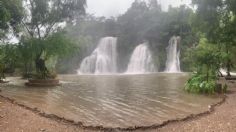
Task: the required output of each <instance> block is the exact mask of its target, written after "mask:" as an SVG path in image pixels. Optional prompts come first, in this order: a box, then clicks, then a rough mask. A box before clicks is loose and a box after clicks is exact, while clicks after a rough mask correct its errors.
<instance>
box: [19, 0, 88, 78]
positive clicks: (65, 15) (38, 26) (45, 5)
mask: <svg viewBox="0 0 236 132" xmlns="http://www.w3.org/2000/svg"><path fill="white" fill-rule="evenodd" d="M23 4H24V6H25V7H26V10H25V12H26V14H25V17H24V19H23V21H21V23H22V26H23V27H24V30H25V31H26V32H27V34H25V36H26V37H27V38H28V39H31V40H33V41H31V42H33V43H34V44H35V45H36V46H35V48H36V49H37V50H34V54H35V58H34V60H35V66H36V71H37V73H40V74H42V75H43V77H44V78H45V77H46V75H47V74H48V69H47V67H46V64H45V62H46V59H48V58H47V57H45V56H48V54H55V53H58V52H61V51H63V50H64V49H65V48H63V46H62V45H61V46H62V47H58V46H56V43H59V42H56V41H54V40H57V39H60V42H63V43H61V44H66V43H64V42H65V41H63V40H61V38H56V39H55V37H62V38H63V36H61V35H60V33H59V34H56V33H58V32H61V31H62V29H63V28H64V26H65V25H66V24H67V23H73V22H75V21H76V20H77V19H78V18H79V17H80V16H81V15H83V14H85V5H86V0H24V1H23ZM54 34H56V35H54ZM51 40H53V41H51ZM48 42H51V43H55V44H54V46H55V47H57V48H55V50H51V49H52V45H50V44H49V43H48ZM49 52H52V53H49Z"/></svg>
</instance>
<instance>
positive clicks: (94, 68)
mask: <svg viewBox="0 0 236 132" xmlns="http://www.w3.org/2000/svg"><path fill="white" fill-rule="evenodd" d="M116 47H117V38H115V37H105V38H102V39H101V40H100V42H99V44H98V46H97V48H96V49H95V50H94V51H93V53H92V54H91V55H90V56H88V57H86V58H85V59H83V61H82V63H81V65H80V68H79V70H78V74H112V73H116V72H117V48H116Z"/></svg>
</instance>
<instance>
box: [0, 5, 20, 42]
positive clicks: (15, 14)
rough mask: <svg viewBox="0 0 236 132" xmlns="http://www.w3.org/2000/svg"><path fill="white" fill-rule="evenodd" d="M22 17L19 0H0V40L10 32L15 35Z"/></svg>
mask: <svg viewBox="0 0 236 132" xmlns="http://www.w3.org/2000/svg"><path fill="white" fill-rule="evenodd" d="M22 17H23V8H22V3H21V0H0V40H2V39H4V38H5V37H6V34H7V33H9V31H10V30H11V31H12V32H13V33H17V32H18V31H19V30H18V29H19V23H20V21H21V20H22Z"/></svg>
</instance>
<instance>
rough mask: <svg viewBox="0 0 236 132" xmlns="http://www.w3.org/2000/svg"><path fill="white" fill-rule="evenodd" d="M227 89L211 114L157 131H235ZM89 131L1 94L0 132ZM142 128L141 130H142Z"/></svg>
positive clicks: (235, 98)
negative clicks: (21, 105) (220, 102)
mask: <svg viewBox="0 0 236 132" xmlns="http://www.w3.org/2000/svg"><path fill="white" fill-rule="evenodd" d="M230 87H231V88H230V92H229V93H228V95H227V96H228V98H227V100H226V102H225V103H224V104H222V105H221V106H219V107H216V108H215V111H214V112H212V113H211V114H208V115H204V116H200V117H197V118H193V119H190V120H187V121H181V122H176V123H169V124H168V125H165V126H164V127H162V128H159V129H148V130H145V131H151V132H152V131H153V132H156V131H160V132H235V131H236V84H235V83H234V84H233V83H231V84H230ZM84 131H91V130H87V129H83V128H82V127H79V126H75V125H73V124H71V123H66V122H64V121H57V120H54V119H49V118H45V117H42V116H40V115H39V114H36V113H35V112H33V111H31V110H27V109H25V108H23V107H20V106H18V105H16V104H13V103H11V102H10V101H9V100H6V99H5V98H2V97H0V132H84ZM142 131H143V130H142Z"/></svg>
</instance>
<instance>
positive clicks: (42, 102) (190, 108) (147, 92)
mask: <svg viewBox="0 0 236 132" xmlns="http://www.w3.org/2000/svg"><path fill="white" fill-rule="evenodd" d="M187 78H188V75H187V74H161V73H158V74H150V75H126V76H122V75H120V76H119V75H117V76H76V75H67V76H60V79H61V80H62V81H63V82H62V86H59V87H56V88H27V87H24V85H23V84H24V81H23V80H20V79H19V78H10V79H11V82H12V83H10V84H3V85H1V89H2V90H3V92H2V94H4V95H6V96H9V97H11V98H15V99H17V100H18V101H19V102H21V103H25V104H26V105H29V106H32V107H39V108H40V109H42V110H43V111H45V112H48V113H54V114H57V115H59V116H63V117H66V118H69V119H73V120H75V121H82V122H84V123H85V124H86V125H104V126H107V127H127V126H134V125H152V124H155V123H160V122H162V121H164V120H168V119H173V118H177V117H183V116H186V115H187V114H191V113H198V112H200V111H203V110H206V109H207V107H208V105H209V104H211V103H213V102H216V101H217V100H218V99H216V98H213V97H205V96H200V95H191V94H187V93H185V92H184V91H183V87H184V83H185V82H186V80H187Z"/></svg>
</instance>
